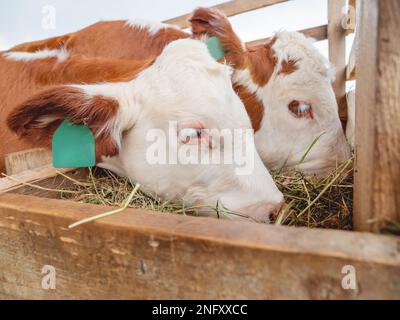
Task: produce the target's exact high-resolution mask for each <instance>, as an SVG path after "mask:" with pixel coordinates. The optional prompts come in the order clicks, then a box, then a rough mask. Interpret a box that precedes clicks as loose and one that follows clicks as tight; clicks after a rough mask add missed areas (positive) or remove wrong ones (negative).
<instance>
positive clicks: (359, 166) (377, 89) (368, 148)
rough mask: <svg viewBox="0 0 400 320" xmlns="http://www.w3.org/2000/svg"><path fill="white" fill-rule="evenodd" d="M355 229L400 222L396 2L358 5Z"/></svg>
mask: <svg viewBox="0 0 400 320" xmlns="http://www.w3.org/2000/svg"><path fill="white" fill-rule="evenodd" d="M358 5H361V8H360V20H359V23H360V24H359V29H358V32H359V39H358V51H357V52H358V61H357V67H358V69H357V90H356V91H357V93H356V95H357V96H356V97H357V99H356V137H355V139H356V149H355V150H356V168H355V189H354V226H355V229H356V230H359V231H372V232H379V231H380V230H382V228H384V227H385V226H386V224H387V222H388V221H393V222H397V223H399V221H400V50H399V49H400V47H399V43H400V28H399V25H400V2H399V1H398V0H368V1H360V2H359V4H358Z"/></svg>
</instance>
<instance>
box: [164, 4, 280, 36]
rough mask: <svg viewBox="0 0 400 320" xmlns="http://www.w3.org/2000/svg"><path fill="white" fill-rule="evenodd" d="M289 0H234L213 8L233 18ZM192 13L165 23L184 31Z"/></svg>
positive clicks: (188, 24)
mask: <svg viewBox="0 0 400 320" xmlns="http://www.w3.org/2000/svg"><path fill="white" fill-rule="evenodd" d="M286 1H288V0H233V1H227V2H223V3H221V4H218V5H216V6H213V7H211V8H216V9H218V10H220V11H222V12H223V13H224V14H225V15H226V16H228V17H232V16H235V15H237V14H240V13H245V12H249V11H252V10H256V9H260V8H264V7H268V6H272V5H274V4H278V3H282V2H286ZM190 16H191V13H189V14H185V15H182V16H179V17H176V18H172V19H169V20H166V21H164V22H165V23H170V24H175V25H177V26H180V27H181V28H182V29H184V28H188V27H189V26H190V23H189V18H190Z"/></svg>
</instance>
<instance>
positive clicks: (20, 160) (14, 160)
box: [4, 148, 51, 175]
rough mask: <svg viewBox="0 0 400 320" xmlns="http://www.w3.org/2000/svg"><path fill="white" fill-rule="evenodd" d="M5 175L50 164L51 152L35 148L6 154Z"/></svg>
mask: <svg viewBox="0 0 400 320" xmlns="http://www.w3.org/2000/svg"><path fill="white" fill-rule="evenodd" d="M4 161H5V165H6V174H7V175H13V174H17V173H21V172H22V171H25V170H29V169H34V168H37V167H42V166H44V165H48V164H51V151H50V150H48V149H43V148H35V149H29V150H23V151H19V152H13V153H9V154H6V156H5V158H4Z"/></svg>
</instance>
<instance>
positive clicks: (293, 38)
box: [191, 8, 350, 174]
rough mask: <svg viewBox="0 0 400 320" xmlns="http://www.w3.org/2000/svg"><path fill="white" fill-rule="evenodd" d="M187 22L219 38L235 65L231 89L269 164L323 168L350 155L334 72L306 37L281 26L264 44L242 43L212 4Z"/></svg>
mask: <svg viewBox="0 0 400 320" xmlns="http://www.w3.org/2000/svg"><path fill="white" fill-rule="evenodd" d="M191 23H192V31H193V34H194V36H195V37H201V36H203V35H208V36H217V37H219V39H220V40H221V42H222V44H223V46H224V48H225V50H226V55H225V58H226V60H227V62H228V63H229V64H231V65H232V66H233V67H234V69H235V72H234V74H233V83H234V85H235V89H236V91H237V92H238V94H239V96H240V97H241V98H242V100H243V102H244V104H245V106H246V109H247V111H248V113H249V115H250V118H251V120H252V124H253V127H254V129H255V130H256V146H257V150H258V152H259V153H260V156H261V158H262V160H263V161H264V163H265V164H266V166H267V167H268V168H269V169H282V168H284V169H293V168H297V169H300V170H302V171H303V172H305V173H309V174H324V173H326V172H327V171H328V170H329V169H331V168H333V167H335V166H336V163H337V162H340V161H343V160H346V159H348V158H349V157H350V150H349V146H348V144H347V141H346V139H345V137H344V133H343V130H342V127H341V123H340V119H339V115H338V106H337V103H336V99H335V95H334V92H333V89H332V83H331V82H332V80H333V72H332V70H331V67H330V66H329V63H328V62H327V61H326V60H325V59H324V58H323V56H322V55H321V54H320V53H319V52H318V50H317V49H316V48H315V47H314V46H313V44H312V43H311V41H310V40H309V39H307V38H306V37H305V36H304V35H303V34H301V33H298V32H280V33H278V34H276V35H275V37H273V38H271V39H270V40H269V41H267V42H266V43H264V44H254V45H245V44H243V43H242V42H241V41H240V39H239V37H238V36H237V35H236V34H235V33H234V32H233V29H232V27H231V25H230V23H229V21H228V19H227V18H226V16H225V15H223V14H222V13H221V12H219V11H218V10H215V9H207V8H199V9H197V10H196V11H194V13H193V15H192V17H191ZM311 146H312V148H310V147H311Z"/></svg>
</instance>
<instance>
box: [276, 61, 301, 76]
mask: <svg viewBox="0 0 400 320" xmlns="http://www.w3.org/2000/svg"><path fill="white" fill-rule="evenodd" d="M297 69H298V68H297V66H296V61H295V60H289V61H287V60H283V61H282V63H281V69H280V70H279V72H278V74H284V75H289V74H292V73H293V72H295V71H297Z"/></svg>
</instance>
